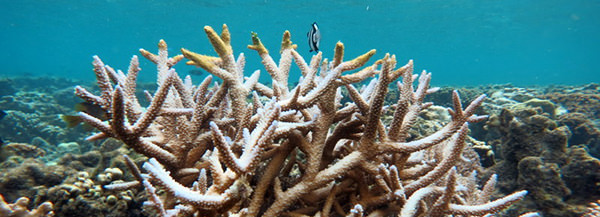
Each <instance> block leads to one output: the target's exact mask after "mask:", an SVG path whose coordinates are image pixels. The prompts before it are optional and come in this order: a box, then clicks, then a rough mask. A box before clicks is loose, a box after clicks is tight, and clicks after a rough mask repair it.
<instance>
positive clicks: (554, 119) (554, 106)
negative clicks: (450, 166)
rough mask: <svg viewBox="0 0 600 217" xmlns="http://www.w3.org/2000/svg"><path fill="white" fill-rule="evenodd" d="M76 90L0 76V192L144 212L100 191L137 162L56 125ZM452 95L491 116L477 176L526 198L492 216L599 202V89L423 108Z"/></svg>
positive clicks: (497, 90) (471, 94) (505, 90)
mask: <svg viewBox="0 0 600 217" xmlns="http://www.w3.org/2000/svg"><path fill="white" fill-rule="evenodd" d="M434 79H435V75H434ZM75 85H83V86H85V87H88V88H91V89H92V90H96V91H97V89H94V88H92V87H93V86H95V85H94V84H93V83H91V82H82V81H75V80H68V79H63V78H50V77H3V78H0V86H1V87H2V88H1V89H0V110H2V111H3V112H5V113H6V115H5V116H4V117H2V119H1V120H0V138H1V139H2V141H3V143H2V146H1V148H0V194H2V195H3V196H4V198H5V200H6V201H7V202H9V203H12V202H13V201H15V200H16V199H17V198H19V197H22V196H25V197H28V198H30V199H31V202H30V207H34V206H37V205H39V204H40V203H42V202H44V201H51V202H52V203H53V204H54V205H55V211H54V212H55V213H56V215H57V216H147V215H150V214H148V213H147V212H145V211H143V209H142V201H144V197H145V194H144V193H143V191H142V190H141V189H137V190H129V191H126V192H110V191H107V190H104V189H102V185H104V184H107V183H110V182H111V181H114V180H118V179H123V180H133V178H132V177H131V175H129V172H128V171H127V169H126V167H125V166H124V165H123V162H122V160H119V158H120V156H121V155H122V154H129V155H133V156H136V155H135V154H134V153H133V151H132V150H130V149H128V148H127V147H124V146H122V145H121V143H120V142H119V141H115V140H112V139H108V140H103V141H97V142H87V141H85V140H84V138H85V137H86V136H89V135H91V131H89V129H87V128H86V127H85V126H76V127H73V128H68V127H66V124H65V122H64V121H63V120H61V115H73V114H76V111H75V109H74V105H75V104H77V103H80V102H81V100H80V99H78V98H77V97H75V96H74V95H73V87H74V86H75ZM155 88H156V87H155V85H154V84H153V83H144V84H139V85H138V89H139V90H143V89H147V90H150V91H154V90H155ZM453 89H457V90H458V91H459V92H460V94H461V97H462V100H463V101H464V103H466V102H469V101H471V100H472V99H474V98H475V97H476V96H477V95H479V94H486V95H487V96H488V98H487V99H486V101H485V103H484V104H483V105H482V106H481V108H480V109H479V110H478V112H477V113H478V114H484V115H489V116H490V117H489V118H488V119H487V120H486V121H484V122H482V123H477V124H472V125H471V126H470V127H471V134H470V136H471V137H473V138H474V139H476V140H478V141H480V143H479V144H482V145H481V146H480V147H476V150H477V152H478V154H479V155H480V158H481V164H482V165H483V166H484V167H485V168H486V170H485V171H484V172H482V173H481V176H488V177H489V174H492V173H496V174H498V177H499V179H498V180H499V181H498V185H497V190H496V194H497V196H501V195H505V194H507V193H511V192H514V191H515V190H520V189H527V190H529V192H530V193H529V195H528V196H527V197H526V199H525V200H523V201H521V202H519V203H518V204H516V205H513V206H512V207H511V208H510V209H508V210H506V211H504V212H502V213H501V214H500V215H499V216H515V214H517V213H523V212H526V211H538V212H540V213H541V214H543V215H544V216H580V215H582V214H583V213H584V212H585V211H586V207H587V206H588V204H589V203H590V202H593V201H596V200H598V199H600V188H599V187H598V185H599V184H600V160H598V157H600V127H599V126H600V94H599V91H600V85H598V84H595V83H591V84H587V85H578V86H560V85H549V86H528V87H518V86H513V85H510V84H504V85H486V86H472V87H442V88H441V89H440V90H439V91H438V92H437V93H434V94H432V95H430V96H428V98H427V99H426V101H432V102H434V104H435V105H439V106H444V107H448V106H451V102H450V99H451V90H453ZM390 95H391V97H392V96H393V95H394V93H393V91H392V92H391V93H390ZM391 97H390V98H391ZM140 99H143V97H140ZM142 104H147V102H144V101H143V100H142ZM388 104H389V102H388ZM424 116H426V115H424ZM423 118H427V117H423ZM415 132H420V130H419V129H417V130H416V131H415ZM413 133H414V132H413ZM136 159H137V160H136V161H137V162H138V163H140V162H143V161H144V160H145V159H144V157H142V156H137V158H136ZM483 180H485V179H483Z"/></svg>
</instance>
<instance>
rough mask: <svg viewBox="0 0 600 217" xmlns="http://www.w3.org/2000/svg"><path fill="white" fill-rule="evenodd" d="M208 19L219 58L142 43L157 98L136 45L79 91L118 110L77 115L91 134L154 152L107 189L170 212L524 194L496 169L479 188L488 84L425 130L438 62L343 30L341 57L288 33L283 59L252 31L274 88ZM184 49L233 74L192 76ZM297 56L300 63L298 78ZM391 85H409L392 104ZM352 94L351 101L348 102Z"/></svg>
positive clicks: (440, 205)
mask: <svg viewBox="0 0 600 217" xmlns="http://www.w3.org/2000/svg"><path fill="white" fill-rule="evenodd" d="M204 30H205V32H206V34H207V36H208V39H209V41H210V43H211V44H212V46H213V47H214V50H215V51H216V53H217V54H218V56H216V57H215V56H207V55H202V54H198V53H195V52H192V51H189V50H186V49H182V50H181V51H182V53H183V55H176V56H173V57H169V56H168V53H167V44H166V43H165V42H164V41H162V40H161V41H160V42H159V44H158V47H159V51H158V54H152V53H150V52H148V51H146V50H143V49H141V50H140V52H141V54H142V56H144V57H145V58H147V59H148V60H150V61H152V62H154V63H155V64H156V65H157V84H158V89H157V90H156V91H155V92H154V94H151V93H149V92H146V98H147V99H148V101H150V104H149V105H148V106H146V107H144V106H142V105H141V104H140V102H139V100H138V98H137V97H136V95H135V90H136V77H137V75H138V73H139V72H140V70H141V69H140V68H139V63H138V58H137V57H136V56H134V57H133V58H132V60H131V63H130V67H129V69H128V71H127V73H123V72H121V71H116V70H114V69H112V68H110V67H108V66H106V65H104V63H103V62H102V61H101V60H100V58H99V57H94V62H93V65H94V72H95V73H96V77H97V83H98V87H99V88H100V89H101V92H100V94H99V95H95V94H93V93H91V92H90V91H88V90H86V89H84V88H82V87H79V86H78V87H76V91H75V92H76V95H78V96H79V97H81V98H82V99H84V100H85V101H87V102H91V103H94V104H97V105H99V106H101V107H102V108H103V109H105V110H107V111H109V113H110V119H109V120H108V121H102V120H100V119H97V118H95V117H93V116H91V115H89V114H86V113H80V115H81V117H82V118H83V120H84V121H85V122H87V123H88V124H90V125H92V126H93V127H95V128H96V129H97V130H98V131H99V133H96V134H94V135H92V136H90V137H88V139H89V140H99V139H105V138H110V137H112V138H117V139H119V140H121V141H123V142H124V143H125V144H127V146H129V147H130V148H132V149H134V150H135V151H136V152H138V153H140V154H142V155H145V156H147V157H148V158H149V160H148V161H147V162H145V163H144V164H143V166H142V168H138V167H137V165H136V164H135V163H134V162H133V161H132V160H131V159H130V158H129V157H127V156H125V158H126V159H127V162H128V166H129V168H130V170H131V171H130V172H131V173H132V174H133V175H134V176H135V177H136V179H137V180H136V181H131V182H126V183H114V184H110V185H107V186H105V188H106V189H110V190H115V191H118V190H124V189H127V188H134V187H138V186H140V185H141V186H143V187H144V189H145V191H146V193H147V195H148V201H147V202H146V203H145V206H146V208H147V209H152V210H154V212H155V213H157V215H159V216H282V215H284V216H366V215H369V216H403V217H404V216H447V215H453V216H484V215H486V214H490V213H496V212H498V211H500V210H502V209H504V208H506V207H508V206H510V205H511V204H513V203H515V202H517V201H519V200H520V199H522V198H523V197H524V196H525V194H526V193H527V192H526V191H524V190H523V191H518V192H515V193H513V194H510V195H508V196H505V197H502V198H499V199H495V200H492V198H491V194H492V191H493V189H494V184H495V176H492V177H491V178H490V179H489V180H488V181H487V182H485V184H483V186H482V187H478V184H477V180H476V174H475V173H474V172H473V170H474V168H470V166H469V165H474V164H477V161H478V159H477V158H476V157H472V156H470V155H469V156H467V155H466V154H464V153H465V152H467V151H470V150H469V149H471V147H469V146H468V145H467V142H466V140H468V136H467V134H468V123H472V122H478V121H482V120H484V119H485V118H486V116H479V115H475V114H474V112H475V110H476V108H477V107H478V106H479V105H480V104H481V103H482V102H483V100H484V98H485V96H484V95H482V96H480V97H478V98H476V99H475V100H474V101H473V102H471V103H470V104H469V105H468V106H466V108H464V109H463V106H462V104H461V101H460V99H459V96H458V93H457V92H456V91H455V92H454V93H453V96H452V102H453V108H451V109H450V108H448V109H447V112H449V114H450V119H449V121H448V123H447V124H446V125H445V126H443V127H442V128H440V129H439V130H437V131H436V132H434V133H431V134H428V135H421V136H420V137H418V138H414V137H411V135H410V132H409V131H410V130H411V129H413V128H414V127H415V125H416V122H417V119H418V115H419V114H420V113H421V112H423V111H426V110H427V109H428V108H431V107H432V103H427V102H424V98H425V96H426V95H428V94H430V93H433V92H435V91H436V90H437V88H430V87H429V81H430V79H431V74H430V73H426V72H423V73H421V74H420V75H416V74H413V62H412V61H409V62H408V63H406V64H405V65H403V66H401V67H397V61H396V58H395V56H394V55H389V54H386V55H385V57H384V58H383V59H380V60H377V61H375V62H374V63H373V64H372V65H368V66H364V65H365V64H366V63H367V62H368V61H369V59H371V58H372V57H373V55H374V54H375V50H371V51H369V52H366V53H365V54H363V55H361V56H358V57H356V58H354V59H351V60H345V58H344V45H343V44H342V43H339V42H338V43H337V44H336V47H335V53H334V56H333V59H332V60H331V61H328V60H327V59H324V58H323V57H322V53H321V52H319V53H317V54H316V55H314V56H312V58H311V59H310V62H307V61H306V60H305V59H304V58H303V57H302V56H301V55H300V54H298V52H297V51H296V50H295V49H296V45H294V44H292V42H291V39H290V37H291V36H290V33H289V32H287V31H286V32H285V33H284V34H283V40H282V43H281V50H280V53H281V59H280V60H279V63H277V62H276V61H275V60H274V59H273V58H272V57H271V56H270V55H269V51H268V50H267V48H265V47H264V45H263V44H262V43H261V41H260V39H259V38H258V36H257V35H256V34H253V35H252V42H253V44H252V45H249V46H248V48H250V49H252V50H255V51H257V52H258V54H259V55H260V57H261V58H262V64H263V65H264V67H265V68H266V71H267V72H268V73H269V75H270V76H271V79H272V83H271V84H272V85H271V86H270V87H269V86H267V85H265V84H261V83H259V82H258V78H259V74H260V71H259V70H257V71H255V72H254V73H252V74H251V75H250V77H244V65H245V58H244V55H243V54H240V55H238V56H237V58H236V57H235V56H234V53H233V48H232V47H231V44H230V41H231V37H230V34H229V31H228V28H227V26H226V25H223V30H222V32H221V34H220V35H219V34H218V33H217V32H216V31H214V30H213V29H212V28H211V27H209V26H207V27H205V28H204ZM183 58H187V59H188V60H189V62H187V64H193V65H196V66H199V67H201V68H202V69H204V70H206V71H207V72H209V73H211V74H212V75H214V76H217V77H218V78H220V79H222V82H221V83H220V84H217V83H215V84H214V85H211V84H212V83H213V82H212V76H207V77H206V78H205V79H204V80H203V81H202V82H201V83H200V84H198V85H193V84H192V81H191V79H190V77H186V78H183V79H182V78H181V77H180V76H178V75H177V73H176V71H175V68H174V66H175V65H176V64H177V63H178V62H179V61H181V60H183ZM292 62H294V63H295V65H296V67H298V68H299V70H300V72H301V73H302V77H301V78H300V80H299V81H298V82H297V85H295V86H293V85H290V84H293V83H296V82H292V81H290V80H288V79H289V72H290V68H291V67H292ZM345 72H346V73H345ZM368 79H370V81H367V80H368ZM417 79H418V85H417V86H416V87H414V86H413V82H414V81H417ZM396 80H400V81H398V82H397V83H394V82H396ZM357 83H366V85H364V86H363V87H362V88H357V87H356V86H355V85H356V84H357ZM394 84H395V85H394ZM390 87H392V88H397V92H398V97H396V99H395V100H394V101H393V102H392V103H386V95H387V94H388V88H390ZM342 93H344V94H342ZM343 97H349V99H350V101H351V102H347V103H345V104H343V105H342V104H341V101H342V98H343ZM385 117H389V118H385ZM159 192H162V193H161V194H159ZM529 215H531V214H529Z"/></svg>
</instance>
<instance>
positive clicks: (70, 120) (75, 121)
mask: <svg viewBox="0 0 600 217" xmlns="http://www.w3.org/2000/svg"><path fill="white" fill-rule="evenodd" d="M60 118H61V119H62V120H63V121H64V122H65V123H66V124H67V127H68V128H72V127H75V126H77V125H79V123H81V122H82V120H81V117H79V115H61V116H60Z"/></svg>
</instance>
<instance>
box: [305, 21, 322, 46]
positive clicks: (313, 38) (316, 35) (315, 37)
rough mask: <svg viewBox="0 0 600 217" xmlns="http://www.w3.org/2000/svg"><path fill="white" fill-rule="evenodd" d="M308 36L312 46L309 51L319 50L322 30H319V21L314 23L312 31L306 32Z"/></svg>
mask: <svg viewBox="0 0 600 217" xmlns="http://www.w3.org/2000/svg"><path fill="white" fill-rule="evenodd" d="M306 36H307V37H308V46H309V47H310V51H308V52H313V51H315V52H319V43H320V42H321V31H319V26H317V22H314V23H313V24H312V27H311V28H310V31H308V33H306Z"/></svg>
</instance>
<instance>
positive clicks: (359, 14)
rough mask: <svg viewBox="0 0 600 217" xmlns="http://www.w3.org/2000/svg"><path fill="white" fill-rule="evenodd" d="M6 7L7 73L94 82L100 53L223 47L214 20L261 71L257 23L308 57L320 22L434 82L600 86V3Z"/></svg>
mask: <svg viewBox="0 0 600 217" xmlns="http://www.w3.org/2000/svg"><path fill="white" fill-rule="evenodd" d="M0 8H1V9H0V10H1V11H2V13H0V18H1V19H0V32H1V34H0V47H2V48H3V52H0V64H2V69H0V75H19V74H21V75H27V76H59V77H70V78H76V79H86V80H90V81H91V80H93V78H94V75H93V73H92V71H91V65H90V62H91V61H92V58H91V57H92V55H95V54H97V55H99V56H100V57H101V58H102V59H103V60H104V62H105V63H107V64H109V65H111V66H113V67H115V68H120V69H126V68H127V64H128V62H129V59H130V58H131V56H132V55H134V54H138V52H137V50H138V49H139V48H142V47H143V48H145V49H147V50H150V51H155V50H156V43H157V42H158V40H159V39H165V40H166V41H167V43H168V44H169V47H170V50H171V52H172V53H178V52H179V48H181V47H186V48H188V49H190V50H193V51H196V52H199V53H207V54H214V51H212V49H211V47H210V46H209V43H208V42H207V40H206V37H205V35H204V32H203V31H202V27H203V26H204V25H211V26H213V27H215V28H219V27H220V25H221V24H222V23H226V24H228V26H229V27H230V31H231V32H232V37H233V47H234V51H235V52H236V55H237V53H239V52H244V53H245V54H246V55H247V59H248V64H247V65H246V73H247V74H249V73H251V72H252V71H254V70H255V69H263V68H262V66H261V65H260V60H259V58H258V56H257V55H256V53H255V52H254V51H252V50H248V49H247V48H246V45H247V44H249V43H250V32H251V31H254V32H257V33H259V36H260V37H261V39H262V40H263V42H264V43H265V44H266V46H267V48H269V49H270V50H271V51H272V52H271V53H274V55H276V53H277V51H278V50H279V45H280V40H281V35H282V33H283V31H284V30H286V29H287V30H290V31H291V33H292V40H293V42H294V43H296V44H298V45H299V47H298V49H299V51H300V52H301V54H303V55H305V57H306V58H308V55H309V53H308V50H309V47H308V44H307V39H306V32H307V31H308V30H309V28H310V24H311V23H312V22H314V21H316V22H318V23H319V26H320V28H321V31H322V41H321V50H322V51H323V52H324V54H325V56H326V57H331V56H332V50H333V46H334V44H335V43H336V42H337V41H342V42H344V43H345V45H346V56H347V58H350V57H353V56H356V55H359V54H361V53H364V52H366V51H368V50H369V49H371V48H375V49H377V51H378V53H377V55H376V57H377V58H381V57H383V55H384V54H385V53H386V52H390V53H394V54H396V55H397V58H398V59H399V61H400V62H405V61H407V60H408V59H414V60H415V64H416V69H417V70H423V69H426V70H428V71H431V72H433V73H434V74H433V75H434V76H433V78H434V79H433V84H434V85H477V84H489V83H512V84H517V85H531V84H540V85H546V84H585V83H589V82H600V70H599V69H598V65H597V63H598V62H599V61H600V13H598V12H599V11H600V1H598V0H573V1H559V0H544V1H528V0H525V1H523V0H506V1H499V0H493V1H492V0H479V1H475V0H473V1H468V0H456V1H447V0H422V1H417V0H408V1H393V0H385V1H383V0H380V1H375V0H368V1H367V0H362V1H359V0H348V1H273V0H252V1H147V0H144V1H141V0H136V1H119V0H104V1H39V0H36V1H33V0H19V1H7V0H5V1H2V4H1V6H0ZM275 58H277V57H275ZM142 68H143V71H142V73H143V74H142V75H141V76H142V80H147V81H151V80H153V79H154V76H155V74H154V71H153V65H151V64H150V63H149V62H148V61H145V62H144V63H143V65H142ZM176 69H177V70H178V72H179V73H180V74H186V73H188V71H189V70H191V69H194V68H193V67H190V66H185V65H183V64H181V63H180V64H179V65H178V66H177V67H176ZM262 71H263V72H264V70H262ZM263 76H266V73H263ZM195 80H196V81H199V79H198V78H196V79H195Z"/></svg>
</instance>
